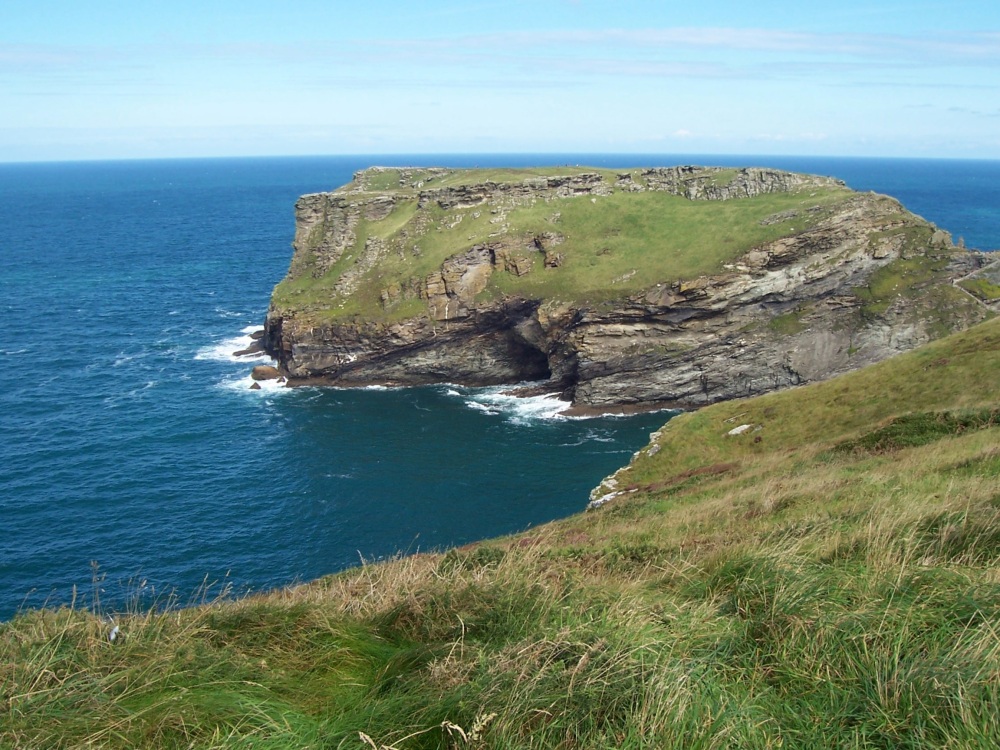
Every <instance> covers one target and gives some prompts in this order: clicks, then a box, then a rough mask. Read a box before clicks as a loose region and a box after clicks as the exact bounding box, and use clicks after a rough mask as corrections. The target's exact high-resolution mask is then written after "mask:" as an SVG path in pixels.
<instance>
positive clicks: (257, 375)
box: [250, 365, 281, 380]
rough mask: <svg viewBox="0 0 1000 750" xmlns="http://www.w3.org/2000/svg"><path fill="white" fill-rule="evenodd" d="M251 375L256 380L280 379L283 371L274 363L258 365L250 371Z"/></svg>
mask: <svg viewBox="0 0 1000 750" xmlns="http://www.w3.org/2000/svg"><path fill="white" fill-rule="evenodd" d="M250 377H251V378H253V379H254V380H278V379H279V378H280V377H281V371H280V370H279V369H278V368H277V367H273V366H272V365H257V366H256V367H255V368H253V370H252V371H251V372H250Z"/></svg>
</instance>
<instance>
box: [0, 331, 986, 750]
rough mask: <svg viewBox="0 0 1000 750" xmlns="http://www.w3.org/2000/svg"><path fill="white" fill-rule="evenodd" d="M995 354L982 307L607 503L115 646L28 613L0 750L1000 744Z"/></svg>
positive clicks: (653, 449)
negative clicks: (974, 322)
mask: <svg viewBox="0 0 1000 750" xmlns="http://www.w3.org/2000/svg"><path fill="white" fill-rule="evenodd" d="M998 370H1000V321H991V322H988V323H985V324H982V325H980V326H977V327H976V328H973V329H970V330H969V331H967V332H965V333H962V334H958V335H955V336H951V337H949V338H946V339H942V340H940V341H937V342H935V343H933V344H931V345H929V346H927V347H924V348H923V349H920V350H917V351H914V352H912V353H909V354H905V355H902V356H899V357H897V358H895V359H893V360H890V361H887V362H884V363H882V364H879V365H876V366H874V367H871V368H868V369H866V370H862V371H858V372H855V373H852V374H849V375H846V376H843V377H840V378H837V379H835V380H831V381H828V382H825V383H820V384H816V385H811V386H807V387H803V388H799V389H794V390H790V391H785V392H782V393H778V394H773V395H770V396H766V397H763V398H756V399H752V400H747V401H737V402H728V403H724V404H719V405H716V406H712V407H709V408H705V409H703V410H700V411H698V412H694V413H689V414H684V415H682V416H680V417H678V418H676V419H674V420H671V421H670V422H669V423H668V424H667V425H666V426H665V428H664V429H662V430H661V431H659V433H657V437H656V438H655V440H654V441H653V443H652V444H651V446H650V447H649V448H647V449H645V450H644V451H642V452H641V453H640V454H639V455H637V457H636V458H635V459H634V461H633V463H632V465H631V466H630V467H629V468H628V469H626V470H624V471H622V472H620V473H619V475H618V477H617V481H618V487H619V489H620V490H624V491H625V492H626V494H623V495H621V496H620V497H619V498H618V499H617V500H615V501H614V502H612V503H611V504H609V505H607V506H605V507H604V508H602V509H601V510H599V511H596V512H592V513H586V514H581V515H579V516H576V517H573V518H570V519H567V520H565V521H561V522H557V523H553V524H549V525H547V526H545V527H543V528H540V529H537V530H534V531H532V532H529V533H527V534H523V535H520V536H516V537H512V538H508V539H502V540H495V541H492V542H488V543H484V544H481V545H477V546H473V547H469V548H464V549H461V550H454V551H451V552H448V553H447V554H444V555H418V556H414V557H408V558H405V559H401V560H398V561H395V562H391V563H387V564H380V565H370V566H364V567H362V568H359V569H355V570H351V571H347V572H345V573H343V574H340V575H337V576H332V577H329V578H326V579H323V580H321V581H318V582H315V583H313V584H310V585H306V586H301V587H298V588H295V589H290V590H283V591H277V592H274V593H272V594H268V595H263V596H257V597H252V598H248V599H245V600H240V601H233V602H227V601H220V602H217V603H214V604H212V605H209V606H202V607H196V608H191V609H185V610H181V611H174V612H163V613H157V612H138V613H133V614H123V615H120V616H119V617H118V620H117V622H118V624H119V626H120V628H121V631H120V632H121V634H122V635H121V637H120V638H119V639H118V640H116V642H115V643H110V642H109V641H108V638H107V634H108V627H109V626H108V624H107V623H106V622H104V621H102V620H101V619H100V618H99V617H97V616H95V615H94V614H92V613H89V612H87V611H83V610H68V609H64V610H59V611H36V612H27V613H24V614H22V615H20V616H18V617H17V618H16V619H14V620H13V621H11V622H8V623H5V624H2V625H0V699H2V704H0V712H2V713H0V746H11V747H54V748H58V747H81V746H94V747H135V746H148V747H234V748H249V747H253V748H286V747H288V748H291V747H297V748H301V747H330V748H340V747H344V748H349V747H354V748H373V747H374V748H389V747H394V748H446V747H451V748H475V747H490V748H520V747H560V748H592V747H628V748H639V747H657V748H671V747H675V748H728V747H740V748H775V747H785V748H790V747H794V748H817V747H856V748H927V747H944V748H969V747H983V748H986V747H997V746H1000V714H998V713H997V712H996V705H997V701H998V699H1000V633H998V629H1000V573H998V570H1000V568H998V566H997V563H998V561H1000V481H998V479H1000V439H998V438H1000V433H998V430H997V425H996V418H997V407H998V405H1000V383H998V381H997V378H996V373H997V372H998ZM741 425H750V427H749V428H748V429H746V430H745V431H743V432H742V433H741V434H739V435H730V434H729V432H730V431H731V430H732V429H733V428H734V427H737V426H741Z"/></svg>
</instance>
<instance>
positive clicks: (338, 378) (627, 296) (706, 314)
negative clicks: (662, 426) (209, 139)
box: [264, 167, 995, 407]
mask: <svg viewBox="0 0 1000 750" xmlns="http://www.w3.org/2000/svg"><path fill="white" fill-rule="evenodd" d="M452 175H453V173H452V172H449V171H448V170H423V171H422V170H416V169H413V170H395V171H393V170H380V171H366V172H362V173H359V175H357V176H356V178H355V181H354V182H353V183H352V184H351V185H349V186H347V187H345V188H342V189H341V190H338V191H336V192H334V193H328V194H318V195H310V196H304V197H303V198H301V199H300V200H299V202H298V203H297V204H296V239H295V243H294V247H295V257H294V258H293V261H292V266H291V271H290V277H289V278H290V279H292V280H293V281H294V279H295V278H299V277H304V276H311V277H323V276H324V274H326V275H329V274H330V273H331V269H332V268H333V267H334V266H335V265H337V264H338V262H340V261H341V260H342V259H345V260H346V259H347V257H348V255H351V254H354V256H356V257H352V258H351V262H350V263H349V264H348V265H347V266H346V267H341V266H343V263H341V265H340V266H337V269H335V273H334V276H335V278H331V281H330V286H329V288H330V289H331V292H330V296H329V300H328V302H325V303H324V302H323V301H322V300H320V301H318V302H317V301H316V300H315V299H312V300H311V301H310V303H309V304H311V307H306V306H305V303H299V302H298V301H297V300H298V299H299V297H295V296H294V295H293V294H292V293H289V294H288V295H286V296H284V297H280V298H279V295H278V294H277V293H276V295H275V299H274V300H273V301H272V308H271V310H270V311H269V314H268V318H267V321H266V326H265V331H266V333H265V337H264V346H265V348H266V349H267V350H268V351H269V352H270V353H272V354H273V355H274V356H276V357H277V359H278V360H279V363H280V367H281V369H282V370H283V371H284V372H285V373H287V375H288V376H289V378H290V381H291V382H293V383H294V382H325V383H330V384H340V385H355V384H361V383H372V382H392V383H400V384H420V383H431V382H442V381H450V382H458V383H466V384H474V385H485V384H500V383H518V382H521V381H527V380H540V379H546V380H548V381H549V382H550V385H551V387H552V388H553V389H559V390H561V391H563V392H564V393H565V395H566V396H567V397H569V398H571V399H572V400H573V402H574V403H575V404H579V405H586V406H595V407H611V406H614V405H620V404H641V405H653V404H655V405H670V406H696V405H701V404H707V403H711V402H714V401H718V400H722V399H728V398H734V397H739V396H750V395H755V394H759V393H764V392H767V391H771V390H775V389H778V388H783V387H786V386H790V385H795V384H798V383H803V382H807V381H812V380H818V379H822V378H826V377H829V376H831V375H834V374H837V373H839V372H844V371H847V370H850V369H854V368H857V367H860V366H863V365H866V364H869V363H871V362H875V361H878V360H881V359H884V358H886V357H888V356H891V355H892V354H895V353H897V352H900V351H904V350H907V349H910V348H913V347H915V346H918V345H920V344H922V343H924V342H926V341H928V340H930V339H931V338H934V337H936V336H940V335H943V334H945V333H948V332H950V331H952V330H958V329H960V328H963V327H965V326H968V325H970V324H972V323H975V322H978V321H980V320H982V319H984V318H985V317H986V316H988V315H990V314H992V313H991V310H990V306H989V305H990V303H989V301H988V300H986V301H984V300H983V299H982V295H980V296H979V297H977V296H975V295H973V294H971V293H969V292H968V291H966V290H965V289H963V288H960V287H959V286H957V285H955V284H953V283H952V282H953V281H956V280H959V279H963V278H972V277H973V276H974V275H975V274H976V272H977V271H980V269H983V268H984V267H986V266H988V265H989V264H990V263H991V261H992V258H991V257H990V256H988V255H986V254H982V253H975V252H970V251H966V250H964V249H962V248H957V247H955V246H954V245H952V243H951V239H950V237H949V236H948V234H947V233H946V232H943V231H941V230H938V229H936V228H935V227H933V226H932V225H930V224H928V223H927V222H925V221H923V220H922V219H920V218H919V217H915V216H913V215H912V214H909V213H908V212H906V211H905V210H904V209H903V208H902V207H901V206H900V205H899V204H898V202H896V201H895V200H893V199H891V198H887V197H885V196H879V195H874V194H870V193H868V194H861V193H852V192H850V191H848V190H846V189H845V188H843V187H842V183H839V181H836V180H830V179H829V178H821V177H814V176H809V175H798V174H791V173H787V172H780V171H777V170H769V169H733V170H721V169H703V168H696V167H673V168H667V169H646V170H636V171H632V172H626V173H607V174H605V173H600V172H596V171H593V172H591V171H581V172H576V173H573V174H567V175H535V176H528V177H527V178H522V179H516V180H510V181H506V182H504V181H497V180H484V181H482V182H477V181H475V180H474V179H472V180H467V181H465V182H456V183H455V184H441V185H438V186H435V181H437V182H438V183H441V182H444V181H446V180H448V179H451V177H452ZM379 181H381V182H380V183H379ZM388 181H392V182H394V184H397V183H398V184H399V185H400V186H402V187H401V188H398V189H397V188H395V187H393V188H392V189H391V190H374V189H373V186H374V185H375V184H376V183H379V184H385V183H387V182H388ZM831 190H833V191H838V190H839V191H842V193H843V195H840V193H837V194H836V200H832V199H829V200H826V202H825V203H824V204H823V205H822V206H821V205H819V204H816V205H809V201H810V200H811V198H810V196H812V195H815V194H816V193H817V191H818V192H823V191H827V192H826V193H823V194H824V195H827V194H828V193H829V191H831ZM657 192H660V193H668V194H671V195H673V196H680V197H682V198H683V199H686V200H688V201H692V202H697V201H736V200H754V199H757V198H759V197H760V196H767V195H773V194H778V193H788V194H795V195H797V196H802V198H803V200H802V201H800V205H799V206H798V207H796V208H792V209H784V210H782V211H778V212H776V213H772V214H769V215H766V216H761V217H760V219H759V220H758V222H757V224H758V226H760V227H768V228H769V229H773V228H778V227H784V228H785V229H782V230H781V231H780V232H777V231H775V232H774V233H773V234H774V236H772V237H771V239H768V240H766V241H763V242H760V243H758V244H755V245H753V246H751V247H749V248H746V249H744V250H742V251H740V252H738V253H735V254H733V256H732V257H731V258H730V259H729V260H728V261H727V262H725V263H723V264H722V265H721V267H715V268H714V270H713V272H711V273H704V274H701V275H696V276H693V277H689V278H687V277H682V278H657V277H655V276H652V275H650V273H649V272H648V270H647V269H645V268H644V267H643V266H641V265H638V266H636V267H633V268H631V269H630V270H628V271H626V272H625V273H622V274H620V275H619V276H616V277H615V278H614V279H611V280H610V282H608V285H610V286H611V287H614V286H616V285H617V286H621V287H622V289H623V291H622V292H621V293H617V294H607V293H605V294H603V295H600V296H597V297H596V298H594V299H591V298H585V295H582V294H581V295H579V297H580V298H574V297H573V295H572V294H559V295H553V296H539V295H535V294H532V291H531V290H532V288H533V287H532V283H536V282H537V279H538V278H539V276H538V275H539V274H561V273H564V272H565V273H567V275H566V276H565V277H559V278H566V279H567V280H570V279H571V278H573V277H571V276H569V275H568V272H567V271H566V269H567V268H568V267H569V266H570V264H569V263H568V262H567V259H570V260H572V259H573V257H574V256H573V253H574V250H575V247H574V241H573V239H572V236H571V235H572V232H571V230H572V227H564V226H563V220H562V219H561V218H560V217H561V212H560V210H557V209H558V207H559V204H560V202H561V201H569V200H572V199H577V200H584V201H587V202H590V201H593V202H594V203H595V208H594V210H595V211H599V210H601V209H600V204H598V203H597V202H598V200H599V199H603V198H604V197H606V196H611V195H614V194H616V193H619V194H624V193H628V194H632V193H634V194H640V193H646V194H649V193H657ZM630 200H631V198H630ZM671 200H676V198H673V199H671ZM567 205H568V204H567ZM762 205H763V204H762ZM538 206H544V207H545V211H544V215H545V221H546V222H548V224H549V225H551V226H552V229H545V230H543V231H539V230H537V229H531V226H533V225H532V223H531V222H534V221H537V219H536V218H533V217H536V216H537V215H540V213H539V211H538V210H537V207H538ZM519 210H520V211H521V212H522V213H521V214H518V213H517V211H519ZM394 211H398V212H399V213H394ZM404 211H409V212H410V214H404V213H403V212H404ZM532 211H534V213H531V212H532ZM411 214H412V216H411ZM400 216H401V217H402V218H400V219H399V220H398V221H397V222H396V224H393V223H392V222H393V221H394V218H395V217H400ZM525 217H527V219H525ZM404 218H405V219H407V221H405V222H404V221H403V220H402V219H404ZM383 220H385V222H384V223H386V224H391V231H389V230H386V232H385V233H383V234H382V235H379V234H375V233H372V234H370V235H368V236H365V237H359V236H358V235H357V233H358V231H359V227H360V226H363V225H364V226H369V227H370V226H372V225H373V224H374V223H376V222H382V221H383ZM435 222H436V223H435ZM487 222H488V223H487ZM518 222H520V224H519V223H518ZM397 224H398V227H397ZM588 226H589V225H588ZM467 227H468V230H467ZM476 227H485V229H483V231H484V232H487V231H488V236H482V238H481V237H480V235H476V234H474V231H476V230H475V228H476ZM466 231H468V232H469V233H468V234H466ZM590 231H593V230H590ZM615 231H627V227H626V229H625V230H619V229H616V230H615ZM575 236H577V237H578V235H575ZM455 238H458V239H461V242H457V243H456V244H457V246H458V248H459V249H458V251H457V252H452V253H451V254H448V255H447V256H446V257H444V259H443V261H442V262H440V264H439V265H437V266H436V267H433V268H432V270H430V271H428V272H424V273H423V274H420V273H417V275H412V274H411V275H409V276H407V275H406V274H405V273H404V274H402V275H397V277H394V278H391V279H390V278H386V279H385V280H384V281H379V279H381V278H382V276H380V275H379V274H380V273H381V272H382V270H383V266H384V264H386V263H389V260H390V259H391V263H392V264H395V265H394V266H393V267H394V268H395V267H399V266H404V267H406V268H417V269H419V267H420V264H421V263H423V262H424V256H423V252H424V250H423V248H424V247H426V246H429V245H430V246H435V247H436V246H437V245H435V243H438V245H440V244H442V243H444V242H446V241H452V240H454V239H455ZM463 244H464V247H463ZM604 252H611V251H610V250H607V251H605V250H604V249H599V250H597V251H596V253H595V254H594V256H593V258H592V260H591V261H590V262H591V263H593V264H597V263H599V262H600V260H601V255H602V253H604ZM649 252H657V249H656V247H651V248H650V250H649ZM994 265H995V264H994ZM583 267H584V266H583V265H582V263H578V264H577V265H576V266H575V268H576V269H577V270H576V273H578V274H579V273H580V270H579V269H581V268H583ZM571 270H572V269H571ZM407 273H409V272H407ZM522 278H523V279H524V282H523V283H522V282H521V281H520V279H522ZM542 278H546V279H547V278H550V277H542ZM551 278H555V277H551ZM503 279H507V281H503V283H498V280H503ZM532 279H536V282H531V280H532ZM529 282H531V283H529ZM566 283H567V284H568V283H570V282H569V281H567V282H566ZM364 284H367V285H369V286H372V285H376V284H382V285H381V286H380V289H379V291H378V292H377V294H375V295H374V297H376V298H377V299H376V303H377V304H378V305H379V309H380V310H381V311H383V312H381V313H380V314H378V315H374V314H365V313H364V312H363V311H362V312H354V313H352V314H349V315H348V314H325V313H329V312H330V311H332V312H333V313H336V311H337V310H338V309H340V308H343V309H347V310H350V309H351V308H350V305H358V304H360V303H359V302H358V297H356V296H355V297H352V295H357V294H358V290H359V289H361V288H362V287H363V285H364ZM519 284H521V286H518V285H519ZM608 285H606V286H608ZM373 288H374V287H373ZM559 288H562V287H559ZM300 296H301V295H300ZM300 304H301V305H303V306H302V307H301V308H300V307H298V305H300ZM405 304H410V305H411V307H412V309H413V310H414V311H415V312H413V313H412V314H409V315H393V314H392V311H393V310H395V309H397V307H398V306H400V305H405Z"/></svg>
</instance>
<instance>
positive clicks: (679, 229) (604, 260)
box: [272, 167, 851, 323]
mask: <svg viewBox="0 0 1000 750" xmlns="http://www.w3.org/2000/svg"><path fill="white" fill-rule="evenodd" d="M593 171H597V172H598V173H600V174H602V176H603V178H604V179H605V181H606V182H607V183H608V184H613V182H614V177H615V173H614V172H613V171H610V170H591V169H587V168H582V167H580V168H569V167H553V168H548V169H540V170H539V169H531V170H510V169H504V170H458V171H455V172H451V173H449V174H447V175H445V176H436V177H434V178H433V179H432V180H430V181H428V182H426V183H425V185H424V189H430V188H433V187H454V186H458V185H468V184H482V183H486V182H495V183H503V182H522V181H523V180H525V179H527V178H530V177H538V176H544V175H565V174H577V173H582V172H593ZM734 174H735V171H732V173H726V172H723V173H720V174H718V175H715V177H714V179H716V180H722V181H725V180H726V179H731V177H732V176H733V175H734ZM365 179H366V180H367V182H368V186H369V188H370V189H372V190H375V189H390V188H392V189H393V190H394V193H395V195H396V196H397V200H398V202H397V206H396V208H395V209H394V210H393V212H392V213H391V214H390V215H389V216H388V217H387V218H386V219H384V220H382V221H378V222H370V221H365V220H362V221H361V222H360V223H359V225H358V227H357V228H356V235H357V240H356V242H355V244H354V246H353V247H351V248H348V249H347V250H346V251H345V252H344V254H343V256H342V257H341V258H340V259H339V260H338V262H337V263H336V264H334V265H333V266H332V267H331V268H329V269H327V270H326V271H325V273H322V274H320V273H319V272H318V270H317V268H316V259H315V258H313V257H312V256H311V255H310V251H309V249H308V247H309V246H312V245H315V244H316V243H317V242H319V240H320V238H321V237H322V234H323V232H322V231H318V230H317V231H314V233H313V235H312V239H310V240H308V241H307V242H306V243H305V244H306V246H307V247H306V249H303V250H301V251H300V252H299V253H298V254H297V256H296V258H295V259H294V261H293V264H292V268H293V270H292V272H291V273H290V275H289V276H288V278H286V279H285V280H284V281H282V282H281V283H280V284H279V285H278V286H277V287H276V289H275V291H274V295H273V299H272V302H273V303H274V304H275V305H276V306H278V307H279V308H286V309H294V310H295V311H296V315H297V317H300V318H305V317H308V318H309V319H310V320H313V321H315V322H317V323H324V322H329V321H332V320H343V319H348V318H351V317H355V316H358V317H363V318H364V319H365V320H368V321H382V322H392V321H395V320H399V319H402V318H403V317H406V316H408V315H412V314H413V313H414V310H417V311H421V312H426V308H425V307H421V306H420V305H419V304H416V305H414V304H412V303H411V304H409V305H407V306H404V307H403V308H401V309H397V308H393V307H390V308H385V307H384V306H383V304H382V291H383V290H385V289H387V288H388V287H390V286H392V285H398V286H399V287H400V288H402V289H405V290H408V291H407V293H406V294H405V295H404V296H405V298H406V299H409V300H413V299H416V298H418V297H419V289H420V288H421V285H422V284H423V281H424V279H425V278H426V277H427V276H428V274H430V273H432V272H434V271H437V270H438V269H440V267H441V265H442V263H444V262H445V261H446V260H447V259H448V258H451V257H453V256H456V255H460V254H461V253H463V252H465V251H467V250H468V249H469V248H471V247H473V246H474V245H477V244H496V243H503V244H504V245H505V246H506V247H507V248H509V249H510V250H511V251H512V252H515V253H520V254H526V255H531V256H537V257H535V263H534V269H533V270H532V271H531V272H530V273H528V274H526V275H524V276H515V275H511V274H508V273H505V272H503V271H498V272H495V273H494V274H493V275H492V277H491V281H490V285H489V287H488V288H487V289H486V290H485V291H484V292H483V297H482V299H483V300H486V299H495V298H497V297H500V296H502V295H517V296H526V297H531V298H537V299H543V298H544V299H558V300H560V301H562V302H564V303H568V304H592V303H597V302H602V301H606V300H611V299H620V298H623V297H625V296H627V295H629V294H632V293H635V292H637V291H641V290H644V289H647V288H650V287H652V286H653V285H655V284H657V283H671V282H674V281H678V280H682V279H691V278H696V277H698V276H701V275H706V274H713V273H718V272H720V271H721V270H723V268H722V267H723V264H724V263H726V262H728V261H731V260H733V259H734V258H737V257H739V256H740V255H742V254H743V253H745V252H747V251H748V250H750V249H752V248H753V247H755V246H758V245H760V244H763V243H765V242H768V241H771V240H774V239H777V238H779V237H782V236H784V235H786V234H788V232H789V231H791V227H790V225H789V223H788V222H778V223H769V224H766V225H765V224H762V220H763V219H765V218H767V217H769V216H772V215H774V214H777V213H780V212H783V211H789V210H792V209H802V208H814V207H820V208H821V209H832V208H833V207H834V206H836V205H837V204H838V203H840V202H842V201H843V200H845V199H847V198H848V197H849V196H850V195H851V193H850V192H849V191H847V190H846V189H842V188H839V187H823V188H817V187H815V186H812V187H810V188H809V190H808V191H804V192H801V193H777V194H769V195H763V196H758V197H756V198H752V199H741V200H733V201H725V202H721V201H689V200H687V199H685V198H681V197H679V196H675V195H672V194H669V193H665V192H645V193H623V192H616V193H614V194H612V195H608V196H593V197H592V196H587V195H584V196H577V197H572V198H563V199H553V200H550V201H544V200H534V201H528V202H525V201H521V202H520V203H516V202H515V203H513V204H510V205H506V204H504V205H499V204H497V205H494V204H481V205H478V206H473V207H471V208H460V209H453V210H449V211H445V210H443V209H442V208H440V206H438V205H437V204H436V203H433V202H432V203H430V204H428V205H426V206H424V207H423V208H418V207H417V203H418V199H417V195H418V191H417V190H416V189H413V188H398V189H397V187H398V183H399V174H398V171H396V170H389V171H386V172H378V173H372V174H369V175H368V176H366V178H365ZM637 182H641V180H637ZM823 215H824V211H822V210H819V211H809V212H803V214H802V215H801V216H799V218H797V219H796V220H795V222H794V224H795V229H796V230H797V231H802V230H804V229H806V228H807V227H808V226H810V225H811V224H814V223H816V222H817V221H819V220H820V219H821V218H822V217H823ZM545 233H557V234H559V235H561V236H562V238H563V239H564V241H563V242H562V244H560V245H559V246H558V247H557V248H556V251H557V252H559V253H560V254H561V255H562V256H563V262H562V263H561V264H560V265H559V267H558V268H545V267H543V265H542V262H541V258H540V254H539V253H537V251H535V250H534V239H535V237H537V236H540V235H543V234H545ZM368 236H376V237H379V238H381V239H383V240H385V241H386V243H387V244H388V245H389V246H390V247H391V250H390V252H389V253H388V256H387V257H386V258H384V259H383V260H382V261H381V262H380V263H379V264H378V265H377V266H376V267H374V268H372V269H371V270H370V271H369V272H368V273H366V274H365V275H364V277H363V279H361V280H360V282H359V283H358V285H357V286H356V288H354V289H353V290H352V292H351V294H350V295H338V294H337V292H336V291H335V285H336V284H337V282H338V280H339V279H340V278H341V276H342V274H344V273H345V272H347V271H348V270H349V269H350V268H351V267H352V266H353V265H354V264H355V263H356V262H357V260H358V258H359V257H360V256H361V254H362V252H363V250H364V246H365V240H366V238H367V237H368ZM414 247H416V248H417V249H416V250H414Z"/></svg>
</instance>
